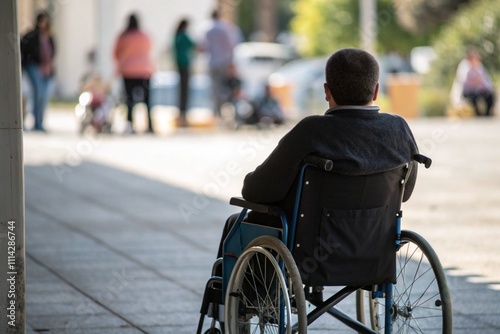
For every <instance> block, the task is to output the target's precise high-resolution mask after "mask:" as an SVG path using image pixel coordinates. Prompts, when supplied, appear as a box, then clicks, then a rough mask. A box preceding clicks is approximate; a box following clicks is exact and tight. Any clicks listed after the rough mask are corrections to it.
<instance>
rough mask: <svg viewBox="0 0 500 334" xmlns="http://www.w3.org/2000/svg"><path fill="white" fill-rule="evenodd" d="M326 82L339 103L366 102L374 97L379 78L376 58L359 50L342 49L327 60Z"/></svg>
mask: <svg viewBox="0 0 500 334" xmlns="http://www.w3.org/2000/svg"><path fill="white" fill-rule="evenodd" d="M325 72H326V83H327V85H328V87H329V89H330V92H331V94H332V97H333V99H334V100H335V102H336V103H337V105H365V104H367V103H369V102H371V101H372V100H373V95H374V94H375V88H376V86H377V83H378V78H379V66H378V63H377V60H376V59H375V57H373V56H372V55H371V54H369V53H368V52H366V51H364V50H360V49H350V48H348V49H342V50H339V51H337V52H335V53H333V54H332V55H331V56H330V58H328V61H327V62H326V69H325Z"/></svg>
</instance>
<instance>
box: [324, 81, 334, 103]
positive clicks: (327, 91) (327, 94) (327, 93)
mask: <svg viewBox="0 0 500 334" xmlns="http://www.w3.org/2000/svg"><path fill="white" fill-rule="evenodd" d="M323 88H324V90H325V101H327V102H330V101H331V100H332V93H331V92H330V87H328V84H327V83H326V82H325V83H324V84H323Z"/></svg>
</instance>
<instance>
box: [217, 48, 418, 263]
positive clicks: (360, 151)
mask: <svg viewBox="0 0 500 334" xmlns="http://www.w3.org/2000/svg"><path fill="white" fill-rule="evenodd" d="M378 79H379V66H378V63H377V61H376V60H375V58H374V57H373V56H372V55H371V54H369V53H368V52H365V51H363V50H359V49H342V50H339V51H337V52H335V53H334V54H332V55H331V56H330V58H329V59H328V61H327V63H326V83H325V84H324V91H325V99H326V101H327V102H328V105H329V109H328V110H327V111H326V113H325V114H324V115H318V116H309V117H306V118H304V119H303V120H302V121H300V122H299V123H298V124H297V125H296V126H295V127H294V128H293V129H292V130H290V132H288V133H287V134H286V135H285V136H284V137H283V138H282V139H281V141H280V142H279V144H278V146H277V147H276V148H275V149H274V151H273V152H272V153H271V154H270V155H269V157H268V158H267V159H266V160H265V161H264V162H263V163H262V164H261V165H260V166H258V167H257V168H256V169H255V170H254V171H253V172H251V173H249V174H248V175H247V176H246V177H245V181H244V184H243V189H242V195H243V197H244V198H245V199H246V200H248V201H250V202H256V203H266V204H273V205H277V206H280V207H282V208H283V209H284V210H285V212H286V213H287V214H289V213H290V212H291V209H292V206H293V199H294V196H293V195H294V194H293V189H292V188H293V184H294V180H295V177H296V175H297V174H298V172H299V170H300V166H301V164H302V162H303V160H304V158H305V157H306V156H308V155H310V154H315V155H319V156H321V157H324V158H327V159H330V160H333V161H334V169H333V171H334V172H338V173H341V174H347V175H366V174H372V173H377V172H383V171H387V170H391V169H394V168H396V167H399V166H401V165H403V164H405V163H407V162H410V161H412V160H413V156H414V155H415V154H417V153H418V148H417V144H416V142H415V139H414V137H413V134H412V132H411V130H410V128H409V126H408V124H407V123H406V122H405V120H404V119H403V118H401V117H399V116H397V115H391V114H386V113H381V112H379V107H377V106H374V105H372V104H373V101H375V100H376V99H377V94H378V89H379V83H378ZM416 165H417V163H416V162H413V163H412V164H411V165H410V168H411V170H410V177H409V179H408V181H407V184H406V187H405V194H404V198H403V200H404V201H406V200H408V198H409V197H410V195H411V193H412V191H413V186H414V184H415V180H416V174H417V167H416ZM257 215H259V216H257ZM262 216H263V215H262V214H258V213H255V212H250V213H249V216H248V218H247V219H248V220H249V221H253V222H257V223H264V224H270V225H272V224H273V221H272V219H269V217H262ZM236 218H237V215H232V216H231V217H229V219H228V221H227V222H226V225H225V227H224V231H223V235H222V240H221V246H220V247H219V254H218V256H219V257H220V256H222V242H223V240H224V238H225V236H226V235H227V234H228V233H229V230H230V228H231V226H232V225H233V224H234V222H235V220H236Z"/></svg>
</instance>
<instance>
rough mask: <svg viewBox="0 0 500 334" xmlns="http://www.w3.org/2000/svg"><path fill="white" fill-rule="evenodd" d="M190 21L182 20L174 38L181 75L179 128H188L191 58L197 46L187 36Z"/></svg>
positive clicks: (176, 58)
mask: <svg viewBox="0 0 500 334" xmlns="http://www.w3.org/2000/svg"><path fill="white" fill-rule="evenodd" d="M188 26H189V21H188V20H187V19H182V20H181V21H180V22H179V25H178V26H177V30H176V32H175V38H174V51H175V62H176V64H177V71H178V73H179V118H178V119H177V125H178V126H187V125H188V123H187V120H186V111H187V104H188V99H189V76H190V67H191V58H192V53H193V50H194V49H195V47H196V44H195V43H194V42H193V40H192V39H191V38H190V37H189V35H188V34H187V28H188Z"/></svg>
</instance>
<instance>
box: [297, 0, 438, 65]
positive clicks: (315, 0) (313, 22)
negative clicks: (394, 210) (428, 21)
mask: <svg viewBox="0 0 500 334" xmlns="http://www.w3.org/2000/svg"><path fill="white" fill-rule="evenodd" d="M294 11H295V13H296V16H295V18H294V19H293V20H292V22H291V28H292V31H293V32H294V33H295V34H296V35H298V36H299V37H300V38H301V39H302V43H301V46H302V47H301V52H302V53H303V54H304V55H305V56H321V55H328V54H331V53H332V51H334V50H336V49H340V48H344V47H359V44H360V36H359V35H360V30H359V1H358V0H297V1H296V3H295V6H294ZM377 31H378V36H377V51H378V52H381V53H386V52H388V51H396V52H399V53H401V54H408V53H409V51H410V50H411V48H413V47H414V46H418V45H425V44H426V43H427V41H428V38H429V35H421V36H416V35H413V34H411V33H409V32H407V31H405V30H404V29H403V28H402V27H401V26H400V24H399V23H398V20H397V16H396V9H395V7H394V3H393V1H391V0H379V1H377Z"/></svg>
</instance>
